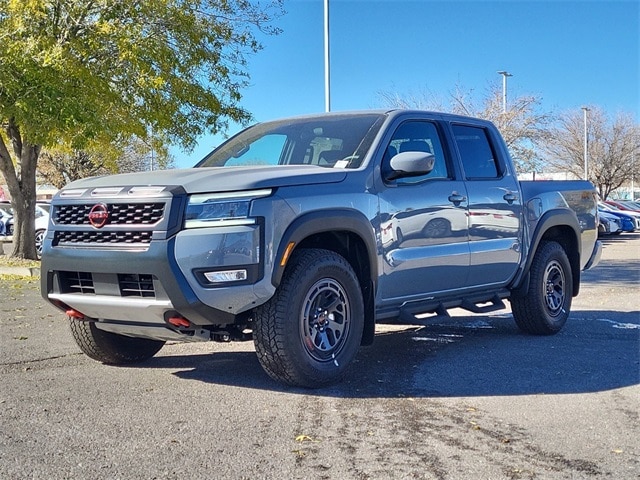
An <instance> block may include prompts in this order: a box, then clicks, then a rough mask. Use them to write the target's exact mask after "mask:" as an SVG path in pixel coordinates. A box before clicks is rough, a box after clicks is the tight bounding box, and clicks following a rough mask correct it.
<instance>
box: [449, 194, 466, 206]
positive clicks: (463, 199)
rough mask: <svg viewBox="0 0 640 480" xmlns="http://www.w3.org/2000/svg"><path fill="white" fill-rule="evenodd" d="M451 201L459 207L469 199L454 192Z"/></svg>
mask: <svg viewBox="0 0 640 480" xmlns="http://www.w3.org/2000/svg"><path fill="white" fill-rule="evenodd" d="M449 201H450V202H451V203H453V204H454V205H455V206H456V207H459V206H460V204H461V203H462V202H466V201H467V197H465V196H464V195H460V194H459V193H457V192H453V193H452V194H451V195H449Z"/></svg>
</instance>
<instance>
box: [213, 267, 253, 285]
mask: <svg viewBox="0 0 640 480" xmlns="http://www.w3.org/2000/svg"><path fill="white" fill-rule="evenodd" d="M204 276H205V278H206V279H207V280H209V281H210V282H211V283H226V282H242V281H244V280H246V279H247V271H246V270H224V271H221V272H205V273H204Z"/></svg>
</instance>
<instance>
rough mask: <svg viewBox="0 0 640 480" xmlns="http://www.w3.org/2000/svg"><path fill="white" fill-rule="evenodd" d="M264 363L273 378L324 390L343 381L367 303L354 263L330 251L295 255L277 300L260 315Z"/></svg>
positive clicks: (258, 338)
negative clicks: (350, 263)
mask: <svg viewBox="0 0 640 480" xmlns="http://www.w3.org/2000/svg"><path fill="white" fill-rule="evenodd" d="M254 319H255V326H254V330H253V337H254V343H255V347H256V353H257V354H258V359H259V360H260V364H261V365H262V367H263V368H264V369H265V371H266V372H267V373H268V374H269V376H271V377H272V378H273V379H275V380H278V381H280V382H283V383H285V384H288V385H292V386H299V387H307V388H318V387H322V386H326V385H330V384H333V383H336V382H338V381H339V380H340V379H341V378H342V377H343V375H344V373H345V371H346V369H347V367H348V366H349V364H350V363H351V362H352V361H353V359H354V357H355V356H356V353H357V351H358V347H359V346H360V341H361V339H362V331H363V326H364V302H363V299H362V292H361V290H360V284H359V282H358V279H357V277H356V275H355V273H354V271H353V269H352V268H351V265H349V263H348V262H347V261H346V260H345V259H344V258H343V257H342V256H340V255H338V254H337V253H335V252H332V251H329V250H322V249H302V250H300V251H297V252H295V253H294V255H292V257H291V260H290V261H289V265H288V266H287V270H286V271H285V275H284V277H283V280H282V283H281V284H280V286H279V287H278V290H277V291H276V294H275V295H274V297H273V298H271V300H269V301H268V302H267V303H265V304H264V305H262V306H260V307H258V308H257V309H256V311H255V317H254Z"/></svg>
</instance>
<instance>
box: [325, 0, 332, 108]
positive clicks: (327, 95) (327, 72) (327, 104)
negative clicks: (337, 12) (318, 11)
mask: <svg viewBox="0 0 640 480" xmlns="http://www.w3.org/2000/svg"><path fill="white" fill-rule="evenodd" d="M329 68H330V65H329V0H324V110H325V112H330V111H331V72H330V70H329Z"/></svg>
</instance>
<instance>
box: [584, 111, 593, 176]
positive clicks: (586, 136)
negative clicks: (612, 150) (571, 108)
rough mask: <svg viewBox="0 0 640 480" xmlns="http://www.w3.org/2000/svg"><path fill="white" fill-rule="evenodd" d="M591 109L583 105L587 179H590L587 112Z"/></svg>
mask: <svg viewBox="0 0 640 480" xmlns="http://www.w3.org/2000/svg"><path fill="white" fill-rule="evenodd" d="M589 111H591V109H590V108H587V107H582V112H583V113H584V179H585V180H589V171H588V169H587V167H588V163H587V154H588V150H587V145H588V140H589V137H588V133H587V112H589Z"/></svg>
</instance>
